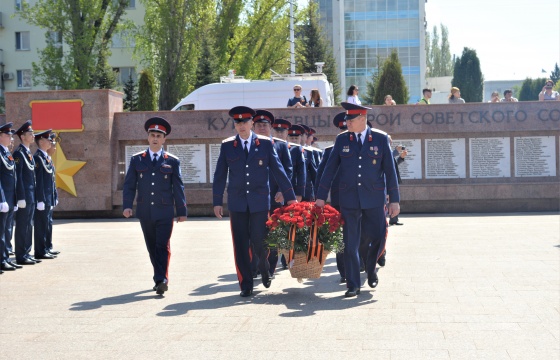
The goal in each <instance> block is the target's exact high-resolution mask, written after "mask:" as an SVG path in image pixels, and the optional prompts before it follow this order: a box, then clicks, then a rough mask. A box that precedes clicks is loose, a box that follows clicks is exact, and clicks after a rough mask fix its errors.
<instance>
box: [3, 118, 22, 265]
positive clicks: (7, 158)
mask: <svg viewBox="0 0 560 360" xmlns="http://www.w3.org/2000/svg"><path fill="white" fill-rule="evenodd" d="M12 125H13V123H11V122H10V123H6V124H4V125H2V126H0V161H1V163H0V226H1V228H0V229H1V234H0V271H2V270H3V271H11V270H15V269H16V268H19V267H21V266H19V265H17V266H16V264H13V265H12V263H11V261H10V257H9V254H8V251H7V248H6V246H7V239H6V231H5V229H6V226H12V224H11V221H10V223H9V224H7V221H8V219H9V218H10V214H13V211H14V207H15V206H16V170H15V165H16V163H15V162H14V158H13V157H12V154H11V153H10V150H9V146H10V144H11V142H12V135H13V134H14V130H12Z"/></svg>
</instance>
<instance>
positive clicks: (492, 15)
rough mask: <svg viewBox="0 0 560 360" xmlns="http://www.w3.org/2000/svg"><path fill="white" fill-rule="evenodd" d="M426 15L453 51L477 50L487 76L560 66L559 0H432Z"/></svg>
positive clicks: (511, 76)
mask: <svg viewBox="0 0 560 360" xmlns="http://www.w3.org/2000/svg"><path fill="white" fill-rule="evenodd" d="M340 1H344V0H340ZM421 1H423V0H421ZM297 3H298V4H299V5H300V6H305V4H306V3H307V0H297ZM426 20H427V22H428V30H429V31H432V29H433V27H434V25H437V26H439V24H440V23H442V24H444V25H445V26H447V28H448V29H449V42H450V45H451V53H452V54H456V55H460V54H461V53H462V52H463V48H464V47H470V48H473V49H475V50H476V52H477V55H478V58H479V59H480V63H481V68H482V73H483V74H484V78H485V80H519V79H525V78H526V77H532V78H537V77H546V76H548V74H550V72H551V71H552V69H553V68H554V64H555V63H558V66H560V1H559V0H428V1H427V3H426ZM543 69H544V70H546V74H544V73H541V70H543Z"/></svg>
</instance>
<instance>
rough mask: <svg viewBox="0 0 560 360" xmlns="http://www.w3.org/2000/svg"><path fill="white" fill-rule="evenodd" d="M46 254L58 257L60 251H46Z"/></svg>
mask: <svg viewBox="0 0 560 360" xmlns="http://www.w3.org/2000/svg"><path fill="white" fill-rule="evenodd" d="M47 252H48V253H49V254H52V255H58V254H60V251H56V250H49V251H47Z"/></svg>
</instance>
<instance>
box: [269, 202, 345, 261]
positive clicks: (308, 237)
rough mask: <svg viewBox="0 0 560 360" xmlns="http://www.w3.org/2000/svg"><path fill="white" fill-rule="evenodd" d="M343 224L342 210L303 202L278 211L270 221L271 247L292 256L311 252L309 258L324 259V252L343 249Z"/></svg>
mask: <svg viewBox="0 0 560 360" xmlns="http://www.w3.org/2000/svg"><path fill="white" fill-rule="evenodd" d="M343 224H344V221H343V219H342V216H341V214H340V212H338V211H337V210H336V209H335V208H333V207H332V206H330V205H325V207H324V208H320V207H317V206H315V203H313V202H299V203H295V204H292V205H288V206H284V207H281V208H278V209H276V210H274V212H273V213H272V214H271V215H270V217H269V219H268V221H267V222H266V226H267V227H268V228H269V233H268V236H267V238H266V242H267V244H268V246H269V247H277V248H279V249H285V250H289V251H290V257H291V256H292V255H293V253H294V252H307V254H308V256H307V259H308V261H309V259H311V258H312V257H318V258H319V259H321V258H322V253H323V251H333V252H342V251H343V249H344V243H343V241H342V225H343ZM290 260H291V258H290V259H288V261H290Z"/></svg>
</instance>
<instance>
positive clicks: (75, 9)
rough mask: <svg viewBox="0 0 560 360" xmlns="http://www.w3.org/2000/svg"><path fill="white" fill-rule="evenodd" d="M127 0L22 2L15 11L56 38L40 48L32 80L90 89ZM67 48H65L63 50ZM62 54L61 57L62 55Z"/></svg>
mask: <svg viewBox="0 0 560 360" xmlns="http://www.w3.org/2000/svg"><path fill="white" fill-rule="evenodd" d="M128 3H129V0H115V1H110V0H37V1H35V2H34V3H33V4H30V2H28V1H24V2H23V4H22V5H23V9H22V11H18V12H17V14H18V16H20V17H21V18H22V19H24V20H25V21H27V23H29V24H31V25H34V26H38V27H40V28H43V29H47V30H49V31H51V32H52V33H49V35H48V36H51V35H50V34H56V35H55V37H58V34H60V38H61V39H57V40H62V42H63V43H64V44H65V45H64V49H65V50H63V48H62V47H61V46H60V45H59V43H58V41H57V42H51V43H49V42H47V46H46V47H45V48H44V49H40V50H39V62H38V63H34V64H33V81H34V82H35V83H37V84H44V85H47V86H48V87H51V88H55V87H59V88H62V89H92V88H94V87H95V86H97V85H98V83H99V79H100V78H101V77H102V76H104V73H105V64H106V60H107V56H108V55H110V52H109V45H110V42H111V37H112V35H113V33H114V32H115V31H116V30H117V28H118V27H119V26H121V27H125V26H127V25H126V24H127V23H124V22H122V21H121V18H122V15H123V14H124V13H125V8H126V7H127V6H128ZM66 49H67V50H66ZM61 54H62V56H61Z"/></svg>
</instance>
